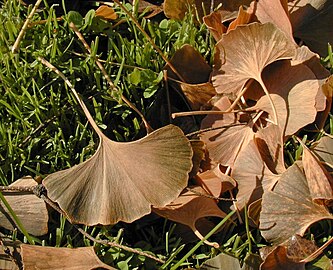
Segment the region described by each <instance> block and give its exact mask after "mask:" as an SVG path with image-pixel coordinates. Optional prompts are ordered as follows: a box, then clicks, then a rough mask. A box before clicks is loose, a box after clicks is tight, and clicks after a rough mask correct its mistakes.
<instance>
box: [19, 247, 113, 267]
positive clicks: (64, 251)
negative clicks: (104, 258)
mask: <svg viewBox="0 0 333 270" xmlns="http://www.w3.org/2000/svg"><path fill="white" fill-rule="evenodd" d="M21 255H22V263H23V269H40V270H43V269H45V270H51V269H52V270H56V269H59V270H60V269H68V270H71V269H72V270H91V269H96V268H99V269H100V268H101V269H115V268H113V267H111V266H109V265H107V264H105V263H103V262H101V261H100V260H99V258H98V257H97V255H96V254H95V251H94V247H83V248H56V247H45V246H32V245H26V244H22V245H21Z"/></svg>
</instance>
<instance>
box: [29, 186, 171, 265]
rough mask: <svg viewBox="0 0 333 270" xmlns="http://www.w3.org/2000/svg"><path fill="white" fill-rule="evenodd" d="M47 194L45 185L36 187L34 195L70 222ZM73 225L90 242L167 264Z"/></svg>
mask: <svg viewBox="0 0 333 270" xmlns="http://www.w3.org/2000/svg"><path fill="white" fill-rule="evenodd" d="M45 193H46V190H45V187H44V186H43V185H37V186H35V187H34V194H35V195H36V196H38V197H40V198H42V199H43V200H44V201H45V202H46V203H47V204H48V205H50V206H51V207H52V208H53V209H54V210H56V211H57V212H58V213H60V214H62V215H63V216H64V217H66V218H67V219H68V220H70V219H69V218H68V216H67V214H66V213H65V212H64V211H63V210H62V209H61V208H60V207H59V206H58V205H57V204H56V203H54V202H53V201H52V200H51V199H50V198H49V197H47V195H45ZM72 225H73V226H74V227H75V229H77V230H78V231H79V232H80V233H81V234H82V235H84V236H85V237H86V238H88V239H89V240H91V241H93V242H95V243H98V244H101V245H106V246H111V247H116V248H119V249H123V250H126V251H128V252H131V253H135V254H138V255H141V256H145V257H147V258H150V259H152V260H154V261H156V262H159V263H161V264H163V263H165V261H163V260H162V259H160V258H157V257H155V256H153V255H151V254H148V253H146V252H143V251H139V250H137V249H134V248H130V247H127V246H124V245H121V244H119V243H115V242H111V241H108V240H101V239H96V238H95V237H93V236H91V235H90V234H88V233H87V232H86V231H85V230H83V229H82V228H80V227H79V226H78V225H76V224H72Z"/></svg>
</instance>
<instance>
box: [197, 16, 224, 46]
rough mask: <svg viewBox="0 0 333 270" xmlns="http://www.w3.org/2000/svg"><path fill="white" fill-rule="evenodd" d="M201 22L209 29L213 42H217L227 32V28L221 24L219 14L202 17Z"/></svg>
mask: <svg viewBox="0 0 333 270" xmlns="http://www.w3.org/2000/svg"><path fill="white" fill-rule="evenodd" d="M203 22H204V23H205V25H206V26H207V28H208V29H209V31H210V33H211V35H212V36H213V37H214V39H215V41H219V40H220V39H221V38H222V35H223V34H224V33H226V32H227V27H226V26H225V25H224V24H223V23H222V14H221V12H218V11H215V12H212V13H210V14H209V15H207V16H205V17H203Z"/></svg>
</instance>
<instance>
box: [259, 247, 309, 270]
mask: <svg viewBox="0 0 333 270" xmlns="http://www.w3.org/2000/svg"><path fill="white" fill-rule="evenodd" d="M260 269H261V270H285V269H293V270H305V262H295V261H293V260H291V259H290V258H288V256H287V248H286V247H285V246H278V247H276V248H275V249H274V250H273V251H272V252H271V253H270V254H268V256H267V258H266V259H265V261H264V262H263V263H262V264H261V265H260Z"/></svg>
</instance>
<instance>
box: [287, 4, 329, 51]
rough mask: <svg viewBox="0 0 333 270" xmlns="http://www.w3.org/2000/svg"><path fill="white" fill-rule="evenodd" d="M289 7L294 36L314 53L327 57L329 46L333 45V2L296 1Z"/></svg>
mask: <svg viewBox="0 0 333 270" xmlns="http://www.w3.org/2000/svg"><path fill="white" fill-rule="evenodd" d="M289 6H290V8H289V10H290V19H291V23H292V26H293V30H294V36H295V37H298V38H300V39H302V40H303V41H304V42H305V44H306V45H307V46H308V47H309V48H310V49H311V50H312V51H314V52H316V53H319V54H320V55H321V56H322V57H325V56H327V44H328V43H330V44H333V2H332V1H330V0H301V1H300V0H297V1H296V0H295V1H292V3H289Z"/></svg>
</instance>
